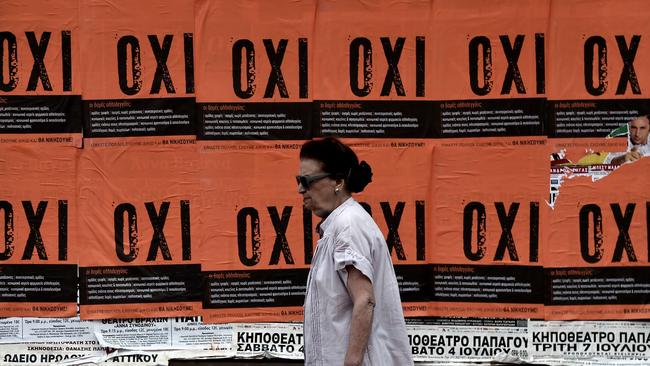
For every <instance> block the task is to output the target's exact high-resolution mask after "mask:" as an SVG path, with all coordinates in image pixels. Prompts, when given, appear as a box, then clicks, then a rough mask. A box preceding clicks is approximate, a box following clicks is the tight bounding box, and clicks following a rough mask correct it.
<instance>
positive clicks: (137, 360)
mask: <svg viewBox="0 0 650 366" xmlns="http://www.w3.org/2000/svg"><path fill="white" fill-rule="evenodd" d="M0 331H1V332H2V333H1V334H2V335H1V336H0V365H25V364H30V365H52V364H58V365H75V364H88V363H94V364H100V365H101V364H113V365H115V364H123V365H167V364H170V362H169V361H170V360H172V359H178V358H185V359H196V358H203V357H212V358H225V357H238V358H260V357H267V358H283V359H289V360H300V359H302V358H303V334H302V324H296V323H255V324H251V323H230V324H205V323H202V322H201V319H200V318H198V317H180V318H151V319H121V320H102V321H99V320H97V321H80V320H79V319H78V318H76V319H74V318H73V319H42V318H21V319H18V318H9V319H6V320H3V321H2V322H0ZM407 334H408V338H409V345H410V347H411V352H412V354H413V359H414V360H415V361H416V362H418V363H419V364H423V365H429V364H431V365H441V364H456V365H458V364H463V365H467V364H476V363H488V362H494V361H497V362H504V363H522V362H526V363H529V364H544V365H572V366H573V365H576V366H577V365H592V366H593V365H608V366H609V365H645V364H647V363H648V359H649V358H650V346H649V345H648V340H649V339H648V337H649V335H650V333H649V330H648V325H647V324H646V323H640V322H625V321H609V322H605V321H580V322H578V321H574V322H562V321H551V322H549V321H534V320H525V319H524V320H521V319H519V320H514V319H510V320H509V319H485V318H483V319H479V318H465V319H459V318H437V319H430V318H421V319H419V320H417V321H411V322H409V324H407ZM17 341H20V343H18V342H17Z"/></svg>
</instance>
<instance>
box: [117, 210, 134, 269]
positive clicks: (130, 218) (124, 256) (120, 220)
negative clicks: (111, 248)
mask: <svg viewBox="0 0 650 366" xmlns="http://www.w3.org/2000/svg"><path fill="white" fill-rule="evenodd" d="M125 213H126V214H127V225H128V226H127V238H128V240H129V252H128V253H125V252H124V214H125ZM113 215H114V217H113V220H114V223H115V254H116V255H117V257H118V258H119V259H120V260H121V261H122V262H133V261H134V260H135V259H136V258H137V257H138V252H139V250H140V248H138V216H137V213H136V211H135V206H133V205H132V204H130V203H121V204H119V205H117V207H115V212H114V214H113Z"/></svg>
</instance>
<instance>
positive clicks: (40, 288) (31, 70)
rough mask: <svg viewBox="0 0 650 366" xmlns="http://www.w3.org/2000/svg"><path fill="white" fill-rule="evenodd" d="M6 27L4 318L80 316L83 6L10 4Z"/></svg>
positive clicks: (4, 13) (0, 206)
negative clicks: (78, 161)
mask: <svg viewBox="0 0 650 366" xmlns="http://www.w3.org/2000/svg"><path fill="white" fill-rule="evenodd" d="M33 7H37V8H40V9H41V12H39V13H33V12H32V11H30V9H32V8H33ZM0 24H1V25H0V225H1V226H0V228H1V230H0V248H1V253H0V316H3V317H9V316H27V315H29V316H48V317H62V316H72V315H74V314H75V313H76V302H77V295H76V289H77V266H76V260H75V257H74V254H73V253H72V252H71V250H72V248H73V247H74V246H75V245H76V240H75V233H76V221H75V215H76V195H75V190H74V186H75V174H76V169H75V161H76V158H77V156H78V149H77V147H80V146H81V118H80V117H81V96H80V94H81V91H80V83H79V75H78V72H77V70H78V67H79V60H78V37H79V32H78V18H77V4H76V3H70V2H67V1H35V2H31V3H25V2H22V1H4V2H2V4H0Z"/></svg>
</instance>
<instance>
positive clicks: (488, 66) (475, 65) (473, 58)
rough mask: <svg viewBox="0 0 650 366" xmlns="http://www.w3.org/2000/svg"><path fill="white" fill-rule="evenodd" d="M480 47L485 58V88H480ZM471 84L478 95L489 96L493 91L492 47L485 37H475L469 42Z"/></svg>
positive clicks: (482, 59) (483, 62)
mask: <svg viewBox="0 0 650 366" xmlns="http://www.w3.org/2000/svg"><path fill="white" fill-rule="evenodd" d="M479 46H480V47H481V50H482V56H483V57H482V58H481V61H482V64H483V70H482V72H483V86H479V75H478V73H479V72H478V70H479ZM469 82H470V86H471V88H472V91H473V92H474V94H476V95H487V94H488V93H489V92H490V91H491V90H492V83H493V82H492V45H491V44H490V39H489V38H487V37H485V36H477V37H474V38H472V40H471V41H470V42H469Z"/></svg>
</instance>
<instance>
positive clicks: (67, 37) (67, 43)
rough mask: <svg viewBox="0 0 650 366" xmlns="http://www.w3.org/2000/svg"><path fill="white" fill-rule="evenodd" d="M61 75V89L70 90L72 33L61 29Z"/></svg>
mask: <svg viewBox="0 0 650 366" xmlns="http://www.w3.org/2000/svg"><path fill="white" fill-rule="evenodd" d="M61 75H62V77H63V91H71V90H72V33H71V32H70V31H61Z"/></svg>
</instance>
